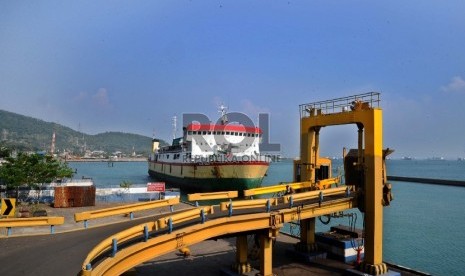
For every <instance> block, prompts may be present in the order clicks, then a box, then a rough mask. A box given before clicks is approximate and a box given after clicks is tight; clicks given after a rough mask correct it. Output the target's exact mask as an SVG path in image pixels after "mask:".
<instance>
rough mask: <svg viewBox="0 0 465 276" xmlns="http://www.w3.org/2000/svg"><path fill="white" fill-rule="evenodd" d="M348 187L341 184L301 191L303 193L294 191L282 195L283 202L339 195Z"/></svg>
mask: <svg viewBox="0 0 465 276" xmlns="http://www.w3.org/2000/svg"><path fill="white" fill-rule="evenodd" d="M347 189H348V187H347V186H342V187H337V188H330V189H324V190H316V191H310V192H303V193H295V194H290V195H285V196H283V199H284V203H290V202H294V201H302V200H309V199H315V198H319V197H321V196H331V195H339V194H344V193H346V192H347Z"/></svg>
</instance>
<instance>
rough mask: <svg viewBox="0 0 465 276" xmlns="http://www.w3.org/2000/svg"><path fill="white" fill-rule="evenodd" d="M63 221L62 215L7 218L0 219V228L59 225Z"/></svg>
mask: <svg viewBox="0 0 465 276" xmlns="http://www.w3.org/2000/svg"><path fill="white" fill-rule="evenodd" d="M64 222H65V218H64V217H34V218H9V219H0V228H3V227H6V228H10V227H34V226H47V225H61V224H63V223H64Z"/></svg>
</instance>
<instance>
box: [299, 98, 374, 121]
mask: <svg viewBox="0 0 465 276" xmlns="http://www.w3.org/2000/svg"><path fill="white" fill-rule="evenodd" d="M357 102H361V103H368V105H369V107H371V108H374V107H379V105H380V93H378V92H369V93H365V94H358V95H353V96H349V97H343V98H336V99H332V100H327V101H321V102H314V103H307V104H301V105H299V111H300V119H302V118H304V117H309V116H310V115H312V114H313V113H314V112H316V113H321V114H332V113H340V112H346V111H350V110H353V109H354V105H355V104H356V103H357Z"/></svg>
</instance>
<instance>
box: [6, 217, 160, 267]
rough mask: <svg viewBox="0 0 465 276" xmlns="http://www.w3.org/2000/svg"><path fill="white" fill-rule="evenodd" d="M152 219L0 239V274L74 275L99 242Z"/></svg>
mask: <svg viewBox="0 0 465 276" xmlns="http://www.w3.org/2000/svg"><path fill="white" fill-rule="evenodd" d="M145 221H153V218H145V219H139V220H132V221H126V222H121V223H118V224H112V225H107V226H102V227H96V228H89V229H86V230H82V231H72V232H66V233H57V234H53V235H38V236H26V237H10V238H2V239H0V275H48V276H49V275H77V274H78V273H79V272H80V271H81V266H82V262H83V261H84V259H85V258H86V257H87V254H88V253H89V252H90V251H91V250H92V248H94V247H95V246H96V245H97V244H98V243H100V242H101V241H102V240H103V239H105V238H107V237H109V236H111V235H112V234H115V233H118V232H120V231H122V230H124V229H127V228H129V227H131V226H134V225H138V224H141V223H143V222H145Z"/></svg>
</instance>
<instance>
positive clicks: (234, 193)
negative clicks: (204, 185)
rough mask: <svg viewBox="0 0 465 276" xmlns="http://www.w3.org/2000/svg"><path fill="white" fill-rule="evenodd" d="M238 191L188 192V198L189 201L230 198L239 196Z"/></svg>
mask: <svg viewBox="0 0 465 276" xmlns="http://www.w3.org/2000/svg"><path fill="white" fill-rule="evenodd" d="M238 194H239V192H238V191H224V192H212V193H196V194H188V195H187V200H189V201H200V200H214V199H229V198H236V197H238Z"/></svg>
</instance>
